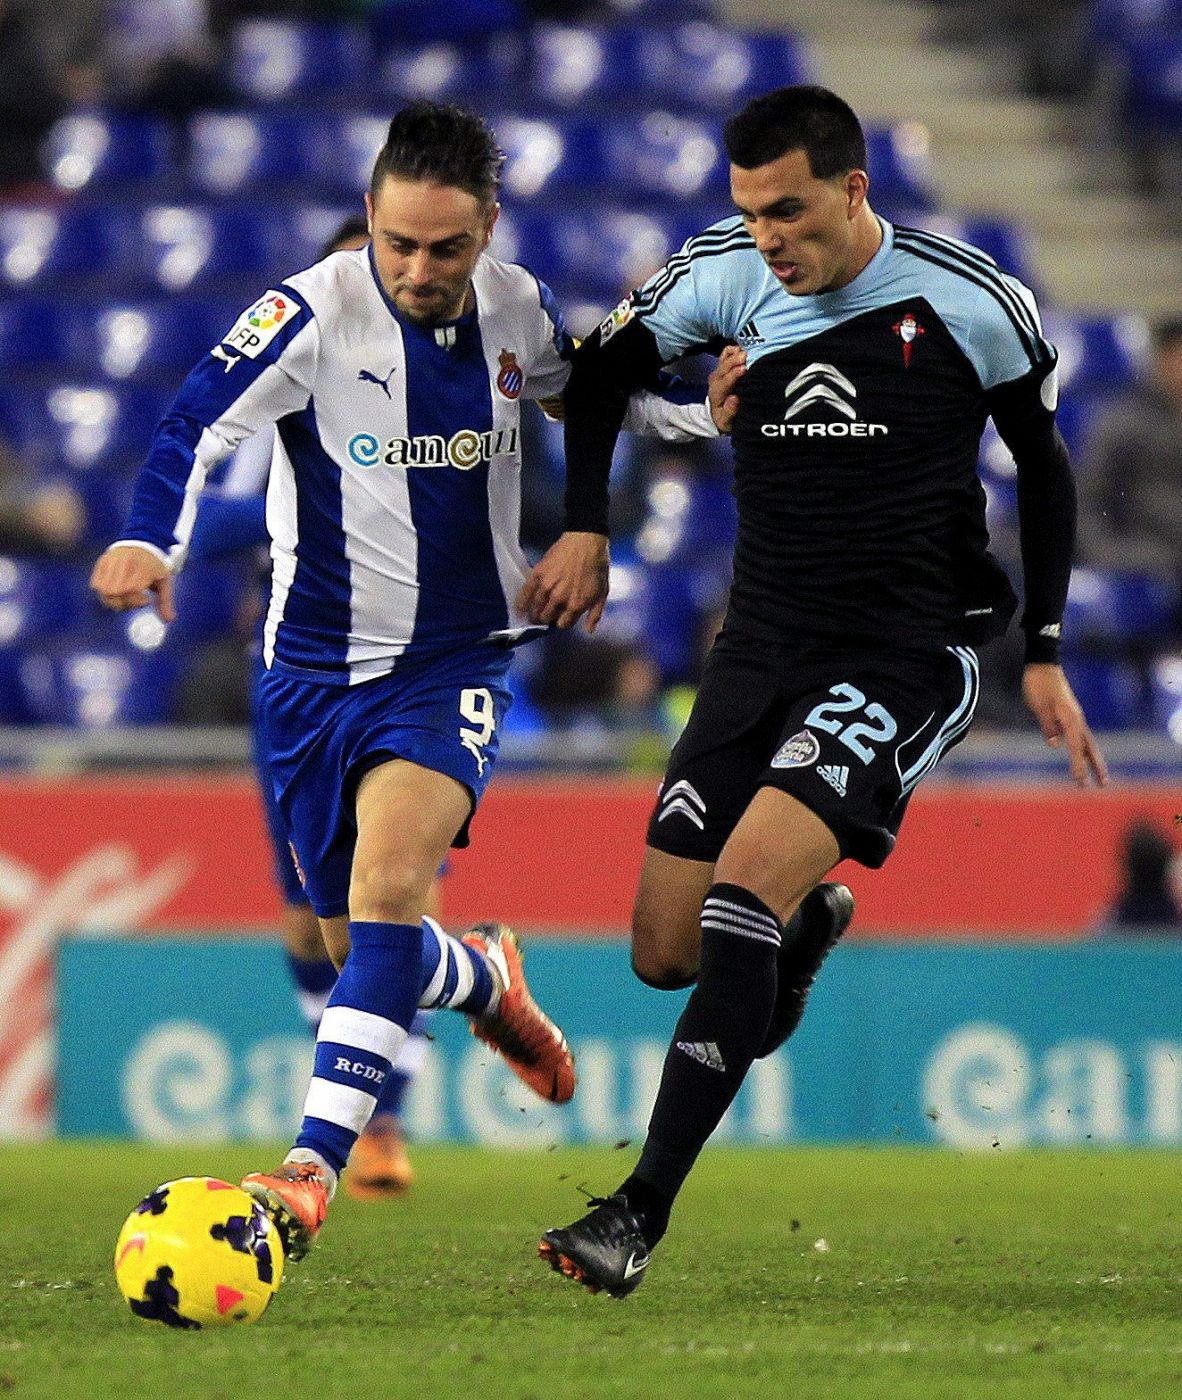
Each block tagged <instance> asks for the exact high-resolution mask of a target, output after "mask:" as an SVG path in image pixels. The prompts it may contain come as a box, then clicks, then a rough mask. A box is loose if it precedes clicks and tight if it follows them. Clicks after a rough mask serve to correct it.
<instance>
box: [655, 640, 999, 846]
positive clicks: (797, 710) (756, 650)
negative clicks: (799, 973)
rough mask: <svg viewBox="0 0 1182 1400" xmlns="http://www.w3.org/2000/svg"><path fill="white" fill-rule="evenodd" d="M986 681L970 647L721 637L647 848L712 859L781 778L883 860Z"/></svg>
mask: <svg viewBox="0 0 1182 1400" xmlns="http://www.w3.org/2000/svg"><path fill="white" fill-rule="evenodd" d="M978 688H979V686H978V670H977V657H976V654H975V653H974V652H973V651H972V650H971V649H970V648H969V647H963V646H950V647H939V646H937V647H932V648H908V649H906V650H901V651H893V652H892V651H869V650H862V651H833V650H822V649H819V648H815V647H810V648H808V649H802V650H799V651H795V650H794V651H789V650H784V651H780V652H770V651H768V650H766V649H763V648H761V647H760V646H759V645H758V644H751V643H749V642H747V643H745V642H740V641H736V640H733V639H730V638H728V637H727V636H726V634H725V633H724V634H723V636H722V637H720V638H719V640H718V642H717V643H716V644H715V646H714V650H713V651H712V652H711V653H710V659H709V660H708V661H707V663H706V669H705V673H704V674H703V676H702V684H701V688H700V689H699V691H698V698H697V700H696V701H695V703H694V708H693V712H692V713H691V715H690V718H689V723H688V724H687V725H686V728H685V733H684V734H682V736H681V738H680V739H679V740H678V742H677V744H676V746H675V747H674V749H673V752H672V754H671V755H670V756H669V767H668V769H667V770H666V774H665V781H664V782H663V783H662V785H661V793H660V796H659V798H658V799H657V805H656V808H655V810H654V811H653V815H652V818H651V820H650V821H649V828H648V844H649V845H650V846H653V847H655V848H656V849H657V850H658V851H665V852H667V853H668V854H669V855H674V856H682V857H684V858H685V859H687V860H705V861H715V860H717V859H718V856H719V854H720V853H721V851H722V848H723V846H724V845H725V844H726V840H727V837H728V836H729V835H730V833H731V832H732V831H733V830H734V828H735V826H736V825H737V824H738V821H739V818H740V817H741V816H742V815H743V813H744V811H746V809H747V806H748V804H749V803H750V801H751V799H752V798H753V797H754V796H755V793H756V792H757V791H758V789H759V788H761V787H774V788H779V789H780V790H781V791H782V792H786V793H789V794H790V795H791V796H792V797H795V798H796V799H797V801H798V802H801V803H803V804H804V805H805V806H806V807H808V808H809V809H810V810H811V811H813V812H815V813H816V814H817V816H819V817H820V818H821V820H822V821H823V822H824V823H825V825H826V826H827V827H828V828H829V830H830V831H832V832H833V834H834V836H835V837H836V838H837V844H838V846H839V847H840V850H841V854H842V856H843V857H849V858H850V859H852V860H856V861H859V862H860V863H861V864H862V865H869V866H872V867H875V868H877V867H878V866H880V865H881V864H882V863H883V861H885V860H886V858H887V856H889V855H890V853H891V851H892V850H893V849H894V845H895V837H896V835H897V833H898V830H899V824H900V823H901V822H902V820H903V813H904V811H905V810H906V808H907V802H908V800H909V798H910V796H911V793H912V791H913V790H914V788H915V785H916V784H917V783H918V782H919V780H920V779H921V778H922V777H923V776H924V775H925V774H927V773H930V772H931V770H932V769H933V768H934V767H935V766H936V764H937V763H938V762H939V761H940V758H941V757H942V756H943V755H944V754H945V753H947V751H948V750H949V749H950V748H952V746H953V745H954V744H957V743H959V741H960V740H961V739H962V738H963V737H964V735H965V732H966V731H967V730H968V727H969V725H970V724H971V723H972V719H973V712H974V711H975V709H976V706H977V694H978Z"/></svg>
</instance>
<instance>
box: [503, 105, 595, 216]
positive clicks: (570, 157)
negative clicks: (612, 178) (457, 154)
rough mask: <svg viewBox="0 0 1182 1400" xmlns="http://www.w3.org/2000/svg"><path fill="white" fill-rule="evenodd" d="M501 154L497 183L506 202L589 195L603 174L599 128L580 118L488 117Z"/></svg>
mask: <svg viewBox="0 0 1182 1400" xmlns="http://www.w3.org/2000/svg"><path fill="white" fill-rule="evenodd" d="M490 122H491V125H492V128H493V130H494V131H495V132H496V133H497V140H498V142H499V143H500V146H501V149H502V150H503V151H504V152H505V166H504V171H503V174H502V183H503V185H504V190H505V194H506V196H507V197H508V198H510V199H516V200H521V201H523V202H526V201H533V200H542V199H546V198H549V197H550V196H551V195H552V194H557V193H562V194H563V195H564V196H569V195H573V194H576V193H578V194H585V193H590V192H593V191H594V189H595V187H596V186H600V185H603V184H604V183H605V182H606V181H607V180H608V179H609V174H608V171H607V169H606V167H605V164H604V152H603V148H602V141H601V131H600V127H599V124H598V123H597V122H595V121H593V120H589V119H586V118H561V119H544V118H536V117H518V116H512V115H504V116H494V117H492V118H490Z"/></svg>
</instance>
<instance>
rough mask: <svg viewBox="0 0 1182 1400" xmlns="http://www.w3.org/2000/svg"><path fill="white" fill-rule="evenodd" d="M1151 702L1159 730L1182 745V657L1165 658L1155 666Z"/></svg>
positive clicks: (1150, 688)
mask: <svg viewBox="0 0 1182 1400" xmlns="http://www.w3.org/2000/svg"><path fill="white" fill-rule="evenodd" d="M1149 702H1150V707H1151V711H1152V715H1153V722H1154V724H1155V725H1156V726H1157V728H1158V729H1160V730H1161V731H1162V733H1163V734H1168V735H1169V736H1170V738H1171V739H1173V740H1174V741H1175V742H1176V743H1178V744H1182V656H1163V657H1161V658H1160V659H1159V660H1158V661H1157V662H1156V663H1155V664H1154V667H1153V670H1152V672H1151V674H1150V678H1149Z"/></svg>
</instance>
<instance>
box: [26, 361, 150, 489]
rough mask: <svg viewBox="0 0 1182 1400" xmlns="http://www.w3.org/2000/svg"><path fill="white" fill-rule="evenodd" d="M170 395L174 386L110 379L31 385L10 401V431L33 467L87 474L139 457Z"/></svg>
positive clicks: (139, 458)
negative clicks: (157, 386)
mask: <svg viewBox="0 0 1182 1400" xmlns="http://www.w3.org/2000/svg"><path fill="white" fill-rule="evenodd" d="M172 397H173V394H172V391H171V390H160V389H149V388H147V387H145V386H142V385H129V384H123V385H115V384H112V383H110V382H106V383H103V382H96V381H89V382H86V381H83V382H76V381H75V382H71V381H67V382H65V383H54V384H51V385H49V386H48V387H45V386H40V387H38V386H35V385H32V384H27V385H25V386H24V387H23V388H22V389H21V390H20V391H19V393H18V395H17V397H16V401H15V405H13V401H12V400H8V401H7V403H8V406H9V407H10V408H14V411H13V413H12V420H13V421H11V422H10V428H11V432H10V435H11V436H12V437H13V438H14V439H15V442H16V446H17V447H18V449H19V450H21V451H22V452H23V453H25V454H26V456H27V457H28V458H29V460H30V462H31V465H32V466H33V468H34V469H35V470H41V471H45V470H54V469H65V470H68V471H71V472H76V473H79V474H81V475H85V474H86V473H88V472H91V471H93V470H96V469H107V468H111V467H114V466H119V465H122V464H125V463H134V462H138V461H140V460H141V459H142V457H143V455H144V453H145V452H146V450H147V447H148V444H149V442H150V440H151V436H152V432H153V430H154V428H155V427H156V424H157V423H158V422H159V421H160V418H161V417H162V416H163V414H164V412H165V410H166V409H167V407H168V404H169V402H170V401H171V399H172ZM0 416H3V415H0Z"/></svg>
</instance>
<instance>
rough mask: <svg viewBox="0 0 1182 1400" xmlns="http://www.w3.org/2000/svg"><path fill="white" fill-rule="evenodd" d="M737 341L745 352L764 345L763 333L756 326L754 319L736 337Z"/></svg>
mask: <svg viewBox="0 0 1182 1400" xmlns="http://www.w3.org/2000/svg"><path fill="white" fill-rule="evenodd" d="M735 339H736V340H737V341H738V343H739V344H740V345H741V346H742V347H743V349H744V350H753V349H754V348H755V347H756V346H757V345H762V344H764V337H763V332H762V331H761V330H760V329H759V327H758V326H757V325H756V324H755V321H754V319H752V320H750V321H748V322H747V324H746V325H745V326H744V327H743V328H742V329H741V330H740V331H739V334H738V335H737V336H735Z"/></svg>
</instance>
